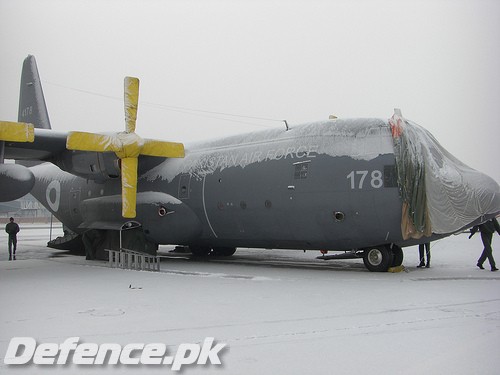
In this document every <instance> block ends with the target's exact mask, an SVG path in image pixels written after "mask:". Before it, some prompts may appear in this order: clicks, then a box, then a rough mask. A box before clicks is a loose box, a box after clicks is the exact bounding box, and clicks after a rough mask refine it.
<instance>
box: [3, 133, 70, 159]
mask: <svg viewBox="0 0 500 375" xmlns="http://www.w3.org/2000/svg"><path fill="white" fill-rule="evenodd" d="M34 130H35V139H34V141H33V142H8V141H7V142H5V158H6V159H16V160H41V161H49V160H50V159H53V158H55V157H56V156H57V155H59V154H61V153H62V152H64V151H65V150H66V139H67V137H68V133H64V132H55V131H53V130H49V129H34Z"/></svg>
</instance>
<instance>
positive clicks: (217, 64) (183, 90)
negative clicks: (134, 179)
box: [0, 0, 500, 182]
mask: <svg viewBox="0 0 500 375" xmlns="http://www.w3.org/2000/svg"><path fill="white" fill-rule="evenodd" d="M499 36H500V1H497V0H494V1H489V0H452V1H448V0H420V1H418V0H398V1H395V0H394V1H391V0H366V1H363V0H346V1H336V0H330V1H319V0H317V1H312V0H307V1H306V0H304V1H299V0H296V1H293V0H287V1H277V0H267V1H259V0H253V1H241V0H240V1H238V0H231V1H229V0H227V1H226V0H220V1H212V0H182V1H173V0H172V1H169V0H163V1H154V0H142V1H138V0H107V1H104V0H99V1H97V0H81V1H80V0H0V46H1V51H2V53H1V58H0V82H1V85H0V98H1V101H0V118H1V119H3V120H16V119H17V106H18V97H19V78H20V72H21V65H22V61H23V59H24V58H25V57H26V56H27V55H28V54H33V55H35V56H36V59H37V62H38V68H39V70H40V75H41V78H42V83H43V87H44V91H45V97H46V100H47V105H48V108H49V114H50V117H51V122H52V128H53V129H56V130H61V131H66V130H87V131H104V130H108V131H114V130H116V131H121V130H123V129H124V123H123V117H124V115H123V105H122V97H123V77H124V76H126V75H135V76H137V77H139V78H140V79H141V93H140V108H139V115H138V128H137V132H138V134H140V135H141V136H143V137H150V138H161V139H168V140H172V141H182V142H189V141H193V140H200V139H205V138H213V137H217V136H223V135H229V134H236V133H241V132H247V131H255V130H259V129H263V127H281V126H283V125H282V124H280V123H279V122H272V121H267V122H262V121H257V120H254V119H248V118H240V117H228V116H222V115H219V114H209V113H205V112H194V111H184V110H182V111H180V110H179V109H175V108H173V107H182V108H189V109H193V110H202V111H213V112H222V113H231V114H237V115H247V116H257V117H265V118H273V119H287V120H288V122H289V123H290V124H292V125H293V124H298V123H302V122H308V121H313V120H321V119H326V118H328V115H329V114H335V115H337V116H339V117H380V118H384V119H387V118H389V117H390V116H391V115H392V113H393V108H394V107H399V108H401V109H402V111H403V115H405V117H407V118H409V119H411V120H413V121H415V122H417V123H419V124H420V125H422V126H424V127H426V128H427V129H429V130H430V131H431V132H432V133H433V134H434V136H435V137H436V138H437V139H438V140H439V141H440V142H441V143H442V144H443V145H444V146H445V147H446V148H447V149H448V150H449V151H450V152H451V153H453V154H454V155H456V156H457V157H458V158H460V159H461V160H462V161H464V162H465V163H466V164H468V165H470V166H472V167H474V168H476V169H479V170H481V171H483V172H486V173H488V174H489V175H490V176H492V177H494V178H495V179H496V180H497V182H498V181H500V167H499V166H498V160H499V157H498V156H499V152H498V144H499V140H500V126H499V124H498V119H499V118H500V52H499V48H498V38H499ZM235 120H236V121H235Z"/></svg>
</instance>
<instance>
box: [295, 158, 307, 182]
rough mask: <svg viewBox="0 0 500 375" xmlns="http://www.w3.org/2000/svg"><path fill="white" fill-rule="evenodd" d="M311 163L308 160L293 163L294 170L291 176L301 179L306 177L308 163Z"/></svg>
mask: <svg viewBox="0 0 500 375" xmlns="http://www.w3.org/2000/svg"><path fill="white" fill-rule="evenodd" d="M310 163H311V161H310V160H308V161H301V162H298V163H294V164H293V165H294V167H295V171H294V174H293V178H294V179H295V180H303V179H305V178H307V174H308V173H309V164H310Z"/></svg>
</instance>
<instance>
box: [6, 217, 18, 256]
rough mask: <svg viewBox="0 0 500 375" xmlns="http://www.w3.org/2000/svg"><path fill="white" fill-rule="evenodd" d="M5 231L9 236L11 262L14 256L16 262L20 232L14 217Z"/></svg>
mask: <svg viewBox="0 0 500 375" xmlns="http://www.w3.org/2000/svg"><path fill="white" fill-rule="evenodd" d="M5 231H6V232H7V233H8V234H9V260H12V255H14V260H16V249H17V233H18V232H19V225H17V223H15V222H14V218H13V217H11V218H10V219H9V222H8V223H7V225H6V226H5ZM12 250H14V253H12Z"/></svg>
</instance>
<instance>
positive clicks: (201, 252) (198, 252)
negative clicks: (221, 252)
mask: <svg viewBox="0 0 500 375" xmlns="http://www.w3.org/2000/svg"><path fill="white" fill-rule="evenodd" d="M189 250H191V254H193V256H194V257H206V256H208V255H209V254H210V252H211V251H212V249H211V248H209V247H208V246H189Z"/></svg>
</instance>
